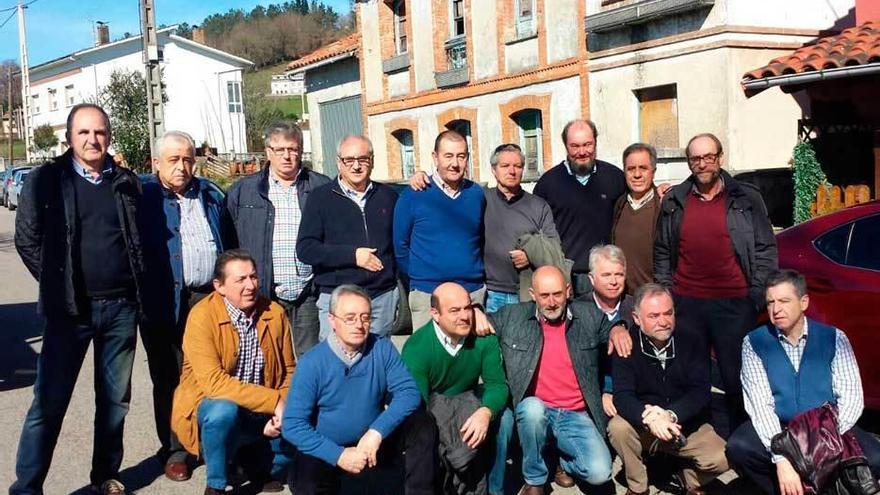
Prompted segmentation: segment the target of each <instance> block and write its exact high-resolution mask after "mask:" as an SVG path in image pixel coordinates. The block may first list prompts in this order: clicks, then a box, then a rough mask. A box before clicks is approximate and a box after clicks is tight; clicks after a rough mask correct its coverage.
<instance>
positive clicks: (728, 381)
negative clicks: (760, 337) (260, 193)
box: [675, 295, 758, 438]
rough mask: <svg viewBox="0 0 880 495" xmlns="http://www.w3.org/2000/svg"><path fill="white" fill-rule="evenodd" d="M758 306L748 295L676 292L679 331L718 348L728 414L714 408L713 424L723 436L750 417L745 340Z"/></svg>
mask: <svg viewBox="0 0 880 495" xmlns="http://www.w3.org/2000/svg"><path fill="white" fill-rule="evenodd" d="M757 318H758V315H757V310H756V309H755V304H754V303H753V302H752V300H751V299H750V298H748V297H740V298H733V299H696V298H692V297H685V296H680V295H676V296H675V319H676V322H675V331H676V333H678V334H685V333H686V334H688V335H689V336H690V338H694V339H697V340H698V341H699V342H701V343H702V344H703V345H704V346H705V347H706V349H707V352H708V349H709V347H710V346H711V348H712V349H713V350H714V352H715V362H716V363H717V365H718V370H719V371H720V374H721V382H722V385H723V386H724V397H725V401H726V405H727V408H726V410H723V408H722V411H721V414H724V413H725V412H726V413H727V414H726V417H723V418H719V417H718V416H717V415H716V414H715V412H714V411H713V417H712V426H713V427H715V432H716V433H718V435H719V436H720V437H721V438H727V437H728V436H729V435H730V432H731V431H733V430H735V429H736V427H737V426H739V424H740V423H742V422H743V421H745V420H746V415H745V409H744V407H743V398H742V382H741V381H740V377H739V374H740V370H741V368H742V341H743V338H745V336H746V334H748V333H749V332H750V331H752V330H754V328H755V327H756V326H757Z"/></svg>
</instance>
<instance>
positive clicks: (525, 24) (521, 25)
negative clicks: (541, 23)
mask: <svg viewBox="0 0 880 495" xmlns="http://www.w3.org/2000/svg"><path fill="white" fill-rule="evenodd" d="M525 4H529V5H530V6H531V9H530V10H529V15H528V16H527V17H526V16H523V15H522V7H523V5H525ZM514 9H515V10H514V22H515V23H516V35H517V37H518V38H522V37H526V36H531V35H533V34H535V31H536V30H535V0H514Z"/></svg>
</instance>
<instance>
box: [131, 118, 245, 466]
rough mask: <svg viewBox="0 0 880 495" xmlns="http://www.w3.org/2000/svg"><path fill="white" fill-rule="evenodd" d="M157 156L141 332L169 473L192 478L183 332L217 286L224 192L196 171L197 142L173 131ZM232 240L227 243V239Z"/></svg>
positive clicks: (150, 185)
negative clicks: (183, 431)
mask: <svg viewBox="0 0 880 495" xmlns="http://www.w3.org/2000/svg"><path fill="white" fill-rule="evenodd" d="M157 149H158V150H159V157H158V158H155V159H154V160H153V163H154V164H155V165H156V167H157V170H158V173H157V174H156V175H151V176H150V177H149V179H146V180H145V181H144V200H143V208H142V215H141V218H142V221H143V227H144V240H143V243H144V261H145V265H146V267H147V271H146V290H144V294H143V300H144V319H143V320H142V321H141V338H142V339H143V342H144V348H145V350H146V351H147V360H148V362H149V365H150V378H151V379H152V381H153V413H154V416H155V419H156V433H157V434H158V436H159V442H160V443H161V445H162V448H161V449H160V450H159V454H158V456H159V460H160V461H162V463H163V464H164V465H165V477H167V478H168V479H170V480H173V481H184V480H188V479H189V478H190V474H191V473H190V468H189V466H188V464H187V462H186V458H187V454H186V450H184V448H183V447H182V446H181V445H180V442H178V440H177V437H176V436H175V435H174V434H173V433H172V432H171V403H172V400H173V397H174V389H175V388H176V387H177V384H178V382H179V381H180V372H181V366H182V363H183V348H182V344H183V331H184V328H185V326H186V318H187V316H188V315H189V311H190V309H191V308H192V307H193V306H194V305H195V304H196V303H197V302H199V301H201V300H202V298H204V297H205V296H207V295H208V294H210V293H211V292H212V291H213V286H212V285H211V274H212V273H213V271H214V262H215V261H216V260H217V255H218V254H219V253H221V252H223V250H224V249H225V248H228V247H229V246H228V239H225V237H224V236H225V235H228V234H229V232H228V230H229V229H228V228H225V227H226V226H225V225H223V223H222V222H221V219H223V218H226V204H225V202H224V200H223V194H222V193H220V192H219V191H217V190H216V189H212V188H211V187H208V184H207V183H206V182H205V181H203V180H201V179H199V178H196V177H193V165H194V163H195V143H194V142H193V139H192V137H190V136H189V134H186V133H185V132H181V131H168V132H166V133H165V135H164V136H162V138H160V140H159V143H158V145H157ZM224 241H226V242H224Z"/></svg>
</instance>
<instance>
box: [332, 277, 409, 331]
mask: <svg viewBox="0 0 880 495" xmlns="http://www.w3.org/2000/svg"><path fill="white" fill-rule="evenodd" d="M398 303H400V291H399V290H398V289H397V287H395V288H394V289H392V290H389V291H388V292H385V293H382V294H379V295H378V296H376V297H374V298H373V299H372V301H370V313H371V314H372V317H373V321H372V323H370V333H373V334H376V335H378V336H380V337H387V336H389V335H391V331H392V330H394V317H395V316H397V305H398ZM329 314H330V294H324V293H322V294H321V295H320V296H318V318H319V320H320V321H321V333H320V335H319V336H318V338H319V339H320V341H321V342H323V341H325V340H326V339H327V336H328V335H330V332H332V331H333V329H332V328H331V327H330V319H329V318H328V315H329Z"/></svg>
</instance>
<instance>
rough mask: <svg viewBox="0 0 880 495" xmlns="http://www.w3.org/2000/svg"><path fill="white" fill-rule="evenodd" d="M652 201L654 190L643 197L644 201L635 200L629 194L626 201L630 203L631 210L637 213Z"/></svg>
mask: <svg viewBox="0 0 880 495" xmlns="http://www.w3.org/2000/svg"><path fill="white" fill-rule="evenodd" d="M652 199H654V189H653V188H652V189H650V190H649V191H648V193H647V194H645V195H644V196H642V199H633V197H632V195H630V194H629V193H627V195H626V201H627V202H628V203H629V206H630V208H632V209H633V210H635V211H638V210H639V208H641V207H643V206H645V205H646V204H648V203H649V202H650V201H651V200H652Z"/></svg>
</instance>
